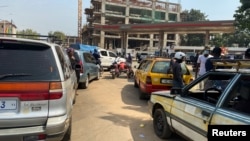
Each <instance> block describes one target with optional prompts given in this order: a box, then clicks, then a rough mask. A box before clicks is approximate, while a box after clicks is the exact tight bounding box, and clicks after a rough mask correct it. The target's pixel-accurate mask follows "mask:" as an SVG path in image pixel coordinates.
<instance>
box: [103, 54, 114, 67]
mask: <svg viewBox="0 0 250 141" xmlns="http://www.w3.org/2000/svg"><path fill="white" fill-rule="evenodd" d="M100 55H101V62H102V66H103V67H109V66H110V64H111V61H112V60H111V58H110V57H109V56H108V52H107V51H106V50H100Z"/></svg>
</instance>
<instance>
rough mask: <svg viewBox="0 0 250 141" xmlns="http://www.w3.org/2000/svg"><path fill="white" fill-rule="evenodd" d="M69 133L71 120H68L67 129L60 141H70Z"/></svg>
mask: <svg viewBox="0 0 250 141" xmlns="http://www.w3.org/2000/svg"><path fill="white" fill-rule="evenodd" d="M71 131H72V118H70V121H69V128H68V130H67V132H66V133H65V135H64V137H63V139H62V141H70V140H71Z"/></svg>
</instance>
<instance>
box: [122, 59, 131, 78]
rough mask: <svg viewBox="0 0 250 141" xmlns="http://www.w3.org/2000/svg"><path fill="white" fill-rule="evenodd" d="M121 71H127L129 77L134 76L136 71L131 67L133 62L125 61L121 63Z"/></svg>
mask: <svg viewBox="0 0 250 141" xmlns="http://www.w3.org/2000/svg"><path fill="white" fill-rule="evenodd" d="M119 70H120V73H122V72H123V73H126V74H127V78H132V77H133V76H134V71H133V69H132V67H131V64H129V63H125V62H121V63H120V69H119Z"/></svg>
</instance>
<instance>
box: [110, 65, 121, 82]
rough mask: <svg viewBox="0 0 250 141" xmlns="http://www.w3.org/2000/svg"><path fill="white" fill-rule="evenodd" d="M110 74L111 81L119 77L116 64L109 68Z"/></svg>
mask: <svg viewBox="0 0 250 141" xmlns="http://www.w3.org/2000/svg"><path fill="white" fill-rule="evenodd" d="M110 73H111V76H112V78H113V79H115V78H116V77H119V76H120V72H119V69H118V63H117V62H114V63H112V65H111V66H110Z"/></svg>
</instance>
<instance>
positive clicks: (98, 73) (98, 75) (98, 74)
mask: <svg viewBox="0 0 250 141" xmlns="http://www.w3.org/2000/svg"><path fill="white" fill-rule="evenodd" d="M100 76H101V72H100V71H98V72H97V76H96V80H99V79H100Z"/></svg>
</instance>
